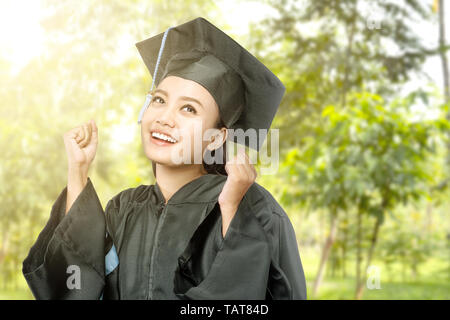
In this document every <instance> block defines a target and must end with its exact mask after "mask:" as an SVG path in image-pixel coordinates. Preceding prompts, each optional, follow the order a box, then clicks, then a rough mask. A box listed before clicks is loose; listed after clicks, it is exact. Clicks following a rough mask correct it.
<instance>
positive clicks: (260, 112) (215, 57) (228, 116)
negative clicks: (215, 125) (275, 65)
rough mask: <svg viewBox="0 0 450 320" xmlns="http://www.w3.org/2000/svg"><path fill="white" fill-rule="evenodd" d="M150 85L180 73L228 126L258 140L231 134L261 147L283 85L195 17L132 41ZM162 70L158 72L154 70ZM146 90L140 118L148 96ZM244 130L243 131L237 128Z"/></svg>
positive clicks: (278, 102)
mask: <svg viewBox="0 0 450 320" xmlns="http://www.w3.org/2000/svg"><path fill="white" fill-rule="evenodd" d="M136 47H137V49H138V51H139V54H140V55H141V57H142V59H143V61H144V63H145V65H146V66H147V68H148V70H149V71H150V74H153V80H152V87H151V89H150V92H151V91H152V90H153V86H154V85H155V84H156V86H157V85H158V84H159V83H160V82H161V81H162V80H163V79H164V78H165V77H167V76H169V75H172V76H178V77H181V78H184V79H188V80H192V81H195V82H197V83H199V84H201V85H202V86H203V87H205V88H206V89H207V90H208V91H209V93H210V94H211V95H212V96H213V97H214V99H215V101H216V103H217V105H218V106H219V114H220V117H221V119H222V121H223V123H224V124H225V126H226V127H227V128H229V129H234V130H237V129H242V130H243V131H244V132H245V131H247V130H248V129H255V130H256V131H255V132H256V138H257V142H256V141H254V142H256V143H249V142H250V141H249V140H248V139H245V140H244V141H243V140H241V139H237V136H236V134H235V135H234V137H230V139H233V140H234V141H235V142H238V143H242V144H245V145H247V146H249V147H251V148H253V149H256V150H257V151H259V149H260V148H261V146H262V144H263V142H264V140H265V138H266V133H265V132H266V131H260V130H259V129H266V130H268V129H269V128H270V125H271V124H272V120H273V118H274V116H275V113H276V111H277V109H278V106H279V105H280V102H281V99H282V97H283V95H284V92H285V86H284V85H283V83H282V82H281V81H280V80H279V79H278V78H277V76H275V75H274V74H273V73H272V72H271V71H270V70H269V69H268V68H267V67H266V66H265V65H264V64H262V63H261V62H260V61H259V60H258V59H257V58H256V57H254V56H253V55H252V54H251V53H250V52H248V51H247V50H246V49H245V48H243V47H242V46H241V45H240V44H239V43H237V42H236V41H235V40H234V39H232V38H231V37H230V36H228V35H227V34H225V33H224V32H223V31H222V30H220V29H218V28H217V27H216V26H214V25H213V24H212V23H210V22H209V21H207V20H206V19H204V18H202V17H199V18H196V19H194V20H191V21H188V22H186V23H184V24H181V25H179V26H176V27H170V28H168V29H167V30H166V31H165V32H163V33H160V34H158V35H156V36H153V37H151V38H148V39H146V40H143V41H140V42H137V43H136ZM159 69H161V70H160V72H159V73H158V70H159ZM150 92H149V93H148V94H147V97H146V101H145V103H144V106H143V107H142V109H141V112H140V114H139V119H138V123H140V122H141V119H142V116H143V114H144V112H145V110H146V109H147V107H148V105H149V103H150V101H151V93H150ZM241 132H242V131H241Z"/></svg>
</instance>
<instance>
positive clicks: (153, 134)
mask: <svg viewBox="0 0 450 320" xmlns="http://www.w3.org/2000/svg"><path fill="white" fill-rule="evenodd" d="M152 137H156V138H158V139H162V140H166V141H169V142H172V143H175V142H177V140H175V139H173V138H171V137H168V136H166V135H165V134H162V133H159V132H152Z"/></svg>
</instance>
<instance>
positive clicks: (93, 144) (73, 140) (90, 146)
mask: <svg viewBox="0 0 450 320" xmlns="http://www.w3.org/2000/svg"><path fill="white" fill-rule="evenodd" d="M63 137H64V144H65V146H66V153H67V161H68V165H69V169H75V170H81V171H82V172H84V173H86V174H87V171H88V169H89V166H90V164H91V163H92V161H93V160H94V158H95V154H96V152H97V145H98V129H97V125H96V124H95V121H94V120H90V121H89V122H87V123H84V124H82V125H81V126H78V127H76V128H73V129H71V130H69V131H68V132H66V133H65V134H64V136H63Z"/></svg>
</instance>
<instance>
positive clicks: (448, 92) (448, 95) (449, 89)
mask: <svg viewBox="0 0 450 320" xmlns="http://www.w3.org/2000/svg"><path fill="white" fill-rule="evenodd" d="M438 10H439V49H440V50H439V55H440V56H441V63H442V76H443V79H444V95H445V102H448V101H449V100H450V86H449V78H448V64H447V49H446V48H445V46H446V43H445V16H444V10H445V9H444V0H439V9H438ZM447 116H450V114H449V115H447Z"/></svg>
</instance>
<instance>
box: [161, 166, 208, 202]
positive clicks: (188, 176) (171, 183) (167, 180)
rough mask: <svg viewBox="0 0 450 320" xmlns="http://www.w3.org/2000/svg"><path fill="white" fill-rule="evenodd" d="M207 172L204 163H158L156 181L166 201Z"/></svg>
mask: <svg viewBox="0 0 450 320" xmlns="http://www.w3.org/2000/svg"><path fill="white" fill-rule="evenodd" d="M205 174H207V172H206V171H205V169H204V168H203V165H202V164H193V165H192V164H191V165H181V166H166V165H163V164H159V163H156V182H157V183H158V186H159V188H160V189H161V192H162V194H163V196H164V199H166V203H167V201H169V199H170V198H171V197H172V195H173V194H174V193H175V192H177V191H178V190H179V189H180V188H181V187H182V186H184V185H185V184H187V183H189V182H191V181H193V180H195V179H197V178H199V177H201V176H203V175H205Z"/></svg>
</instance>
